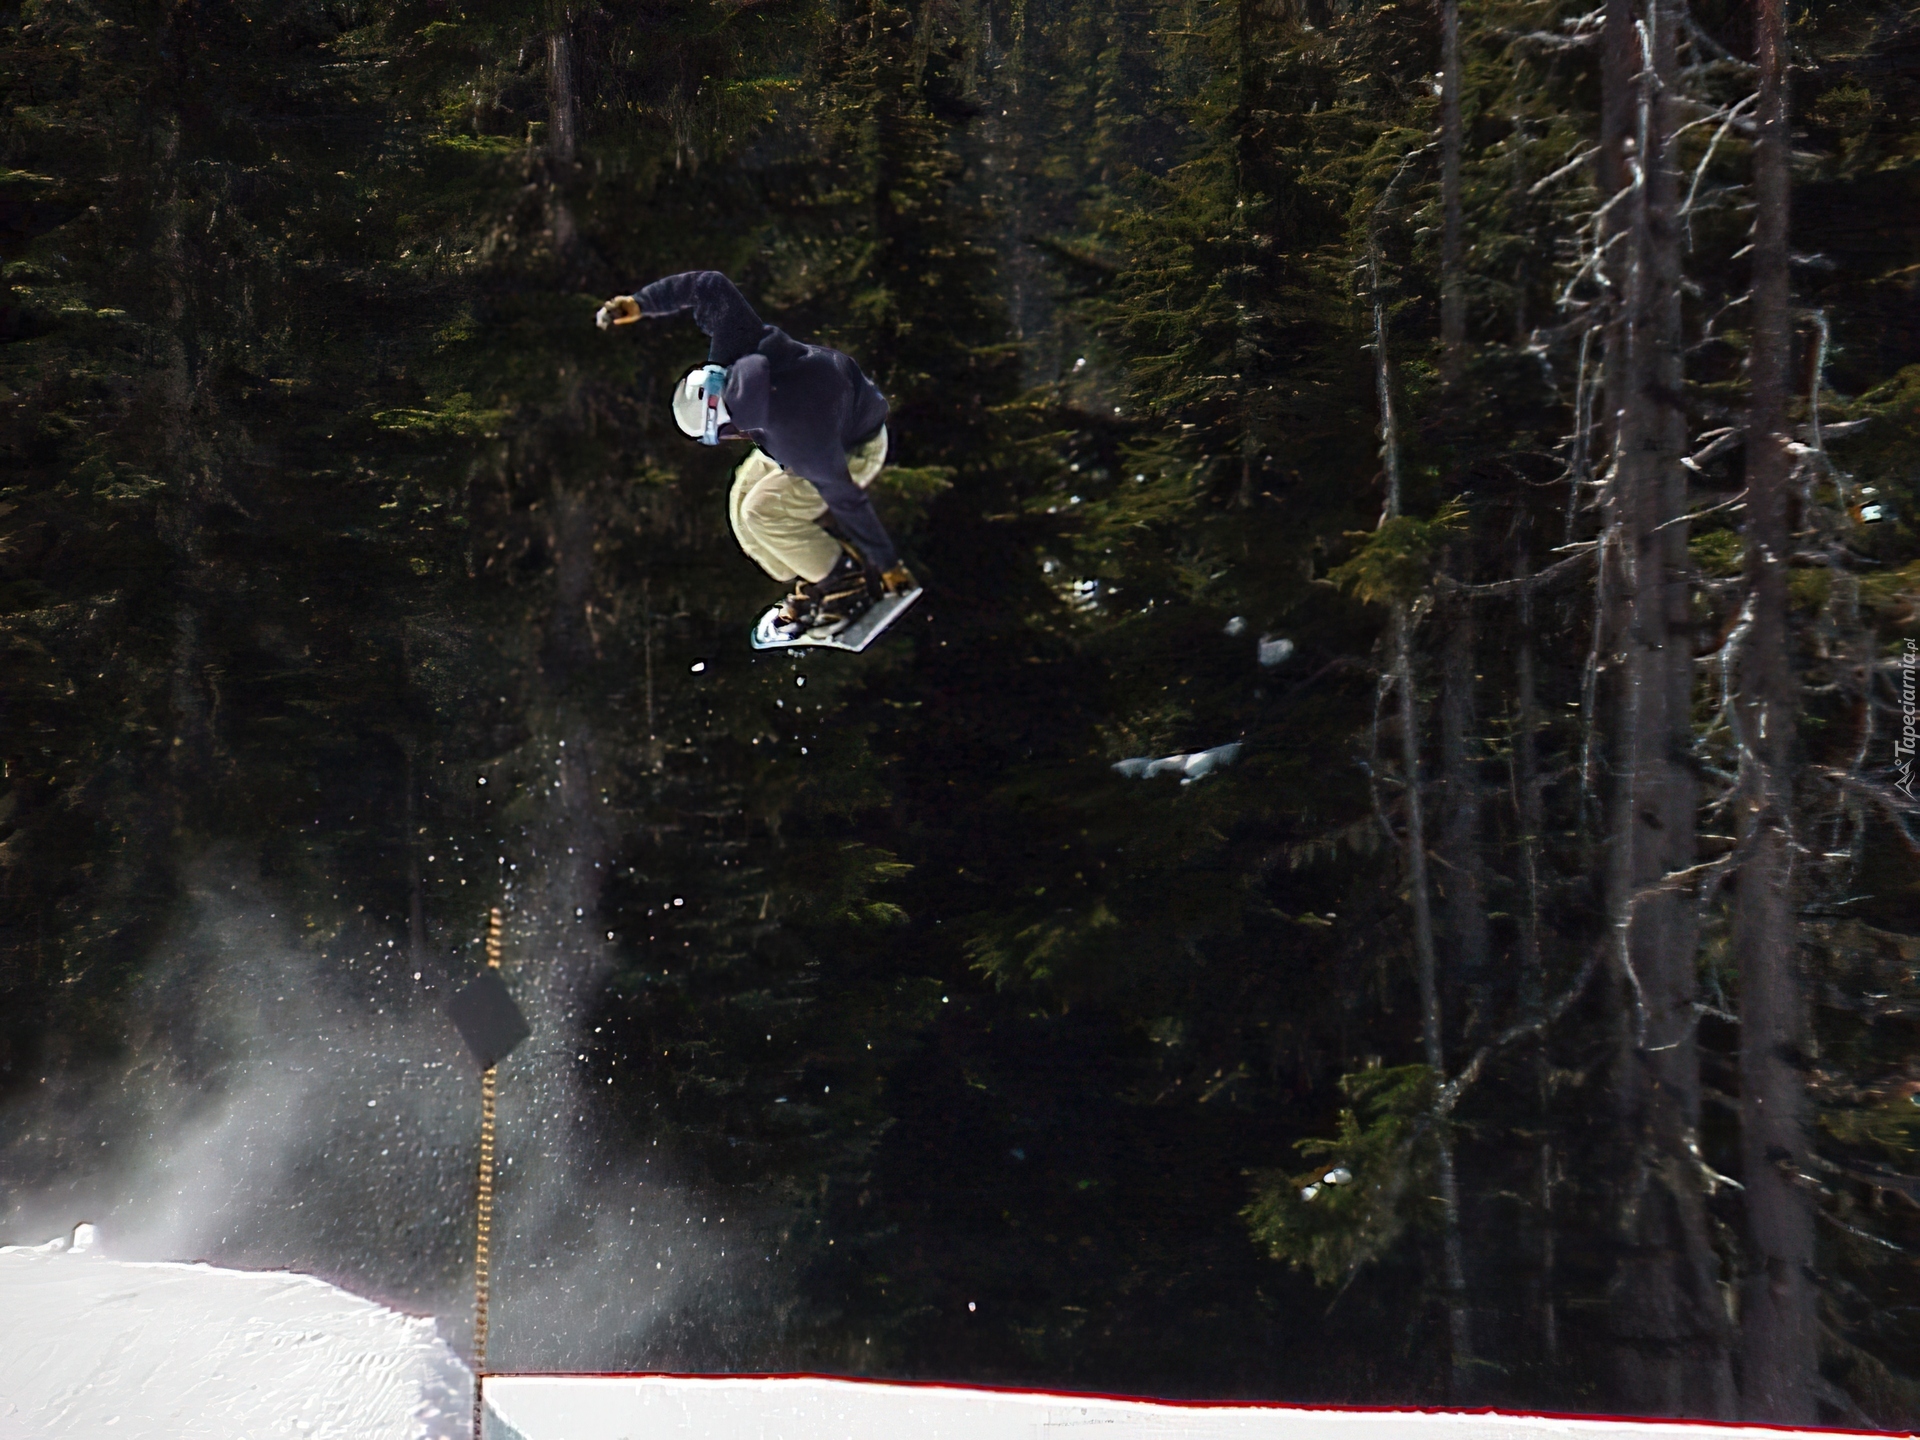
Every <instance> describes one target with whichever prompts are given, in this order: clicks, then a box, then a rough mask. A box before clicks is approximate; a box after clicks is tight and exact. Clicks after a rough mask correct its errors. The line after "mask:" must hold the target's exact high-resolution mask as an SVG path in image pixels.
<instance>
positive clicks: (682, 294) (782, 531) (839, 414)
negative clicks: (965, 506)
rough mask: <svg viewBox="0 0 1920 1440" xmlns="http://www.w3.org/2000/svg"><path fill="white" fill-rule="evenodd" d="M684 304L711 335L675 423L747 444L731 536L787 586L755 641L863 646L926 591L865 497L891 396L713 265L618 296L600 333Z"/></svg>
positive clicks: (707, 439)
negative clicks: (756, 304) (771, 321)
mask: <svg viewBox="0 0 1920 1440" xmlns="http://www.w3.org/2000/svg"><path fill="white" fill-rule="evenodd" d="M686 310H691V311H692V312H693V322H694V324H696V325H698V326H699V327H700V329H701V331H702V332H703V333H704V334H705V335H706V336H707V339H708V342H709V344H708V349H707V363H706V364H705V365H704V366H701V367H700V368H699V369H696V370H692V371H689V372H688V373H687V375H686V377H685V378H684V379H683V380H682V381H681V382H680V383H679V385H678V386H676V387H675V389H674V395H673V418H674V421H675V423H676V424H678V425H679V427H680V429H681V431H682V432H683V433H684V434H686V435H687V436H688V437H689V438H690V439H694V440H698V441H701V442H703V443H705V444H708V445H717V444H718V443H720V442H721V441H722V440H733V439H741V440H750V441H752V442H753V446H754V448H753V450H752V451H751V452H750V453H749V454H748V455H747V458H746V459H745V460H743V461H741V462H740V465H739V466H738V468H736V469H735V470H734V472H733V489H732V492H731V494H730V495H729V496H728V500H727V510H728V514H729V517H730V518H731V520H732V522H733V533H734V537H735V538H736V539H737V540H739V542H740V548H741V549H742V550H745V551H746V552H747V554H748V555H750V556H752V557H753V559H754V560H755V561H757V562H758V563H759V565H760V567H761V568H762V569H763V570H765V571H766V572H767V573H768V574H769V575H771V576H772V577H773V578H774V579H775V580H779V581H782V582H786V581H792V582H793V592H792V594H790V595H788V596H787V598H786V599H785V600H784V601H783V602H782V603H781V604H779V605H778V606H776V607H774V609H772V610H770V611H768V612H767V614H766V616H765V617H763V618H762V620H761V622H760V624H759V625H758V626H756V627H755V630H754V644H755V645H756V646H757V647H760V648H766V647H768V646H777V645H793V644H829V645H835V646H837V647H838V648H842V649H864V648H865V647H866V645H867V643H868V642H870V641H871V640H872V639H873V638H874V637H875V636H876V635H878V634H879V633H880V631H881V630H883V629H885V628H886V627H887V626H888V625H889V624H891V623H892V622H893V620H894V619H895V618H896V617H897V616H898V615H899V613H900V612H901V611H903V610H905V609H906V608H907V606H908V605H910V604H912V603H913V601H914V600H915V599H917V598H918V597H919V594H920V591H919V587H918V586H917V585H915V583H914V580H913V576H912V575H911V574H910V573H909V572H908V570H907V567H906V566H905V565H903V564H901V563H900V559H899V556H898V555H897V554H896V553H895V551H894V547H893V541H892V540H891V539H890V538H889V537H888V535H887V531H886V527H885V526H883V525H882V524H881V523H880V517H879V516H878V515H876V514H874V511H873V503H872V502H871V501H870V500H869V499H868V498H867V490H866V487H867V486H868V485H870V484H871V483H872V482H873V479H874V477H875V476H876V475H878V474H879V473H880V467H881V465H882V464H884V463H885V461H886V458H887V425H886V421H887V397H886V396H884V395H882V394H881V393H880V391H879V389H878V388H876V387H875V385H874V383H873V382H872V381H871V380H869V379H868V378H867V377H866V376H865V375H864V374H862V373H861V370H860V367H859V366H858V365H856V364H855V363H854V362H853V360H852V359H851V358H849V357H848V356H846V355H843V354H841V353H840V352H839V351H838V350H830V349H828V348H827V347H826V346H824V345H804V344H802V343H800V342H799V341H797V340H795V339H793V338H792V337H790V336H789V335H788V334H787V333H786V332H785V331H784V330H781V329H780V328H779V327H777V326H774V325H768V324H765V323H764V322H763V321H762V320H761V319H760V317H759V316H758V315H756V314H755V313H754V310H753V307H752V306H751V305H749V304H748V303H747V300H746V297H745V296H744V295H742V294H741V293H740V292H739V290H737V289H736V288H735V287H734V284H733V282H732V281H731V280H729V279H727V277H726V276H725V275H722V274H721V273H720V272H719V271H717V270H690V271H687V272H686V273H684V274H680V275H669V276H667V277H666V278H665V279H664V280H656V281H654V282H653V283H652V284H651V285H648V286H647V287H646V288H644V289H643V290H641V291H640V292H639V293H638V294H635V295H616V296H615V297H614V298H613V299H611V300H609V301H607V303H606V304H605V305H603V306H602V307H601V309H600V313H599V315H598V316H596V317H595V321H596V323H597V324H598V325H599V326H600V328H601V329H603V330H604V329H607V328H608V327H610V326H613V325H629V324H632V323H633V322H635V321H637V320H642V319H657V318H664V317H667V316H672V315H678V314H680V313H681V312H682V311H686ZM829 527H831V528H829ZM876 602H877V603H876Z"/></svg>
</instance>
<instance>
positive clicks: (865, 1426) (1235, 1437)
mask: <svg viewBox="0 0 1920 1440" xmlns="http://www.w3.org/2000/svg"><path fill="white" fill-rule="evenodd" d="M481 1394H482V1396H483V1397H484V1399H485V1402H486V1408H485V1437H486V1440H1175V1437H1178V1440H1766V1437H1784V1436H1789V1435H1796V1434H1799V1435H1804V1434H1806V1433H1807V1432H1804V1431H1793V1430H1781V1429H1769V1428H1765V1427H1761V1426H1751V1425H1722V1424H1712V1423H1703V1422H1695V1421H1684V1420H1667V1421H1661V1420H1623V1419H1608V1418H1600V1417H1586V1416H1556V1415H1520V1414H1501V1413H1495V1412H1489V1411H1434V1410H1367V1409H1341V1408H1316V1407H1306V1406H1287V1405H1265V1404H1250V1403H1245V1402H1240V1403H1213V1402H1202V1403H1196V1402H1191V1401H1159V1400H1142V1399H1135V1398H1130V1397H1127V1396H1118V1395H1076V1394H1070V1393H1056V1392H1050V1391H1037V1390H1014V1389H987V1388H979V1387H973V1386H962V1385H940V1384H919V1383H901V1382H891V1381H877V1380H849V1379H836V1378H833V1377H830V1376H823V1375H704V1376H703V1375H489V1376H487V1377H486V1379H485V1380H484V1381H483V1382H482V1386H481ZM1819 1433H1824V1434H1861V1433H1870V1432H1860V1431H1825V1432H1819Z"/></svg>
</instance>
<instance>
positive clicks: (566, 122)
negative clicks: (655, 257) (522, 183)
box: [547, 4, 580, 260]
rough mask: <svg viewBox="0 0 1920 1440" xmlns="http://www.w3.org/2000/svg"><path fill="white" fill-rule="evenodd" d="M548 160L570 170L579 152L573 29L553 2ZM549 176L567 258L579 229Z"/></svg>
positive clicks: (556, 243) (555, 225) (552, 217)
mask: <svg viewBox="0 0 1920 1440" xmlns="http://www.w3.org/2000/svg"><path fill="white" fill-rule="evenodd" d="M547 115H548V134H547V160H548V165H549V168H550V170H552V171H556V172H557V171H559V170H562V169H571V168H572V166H573V163H574V161H575V160H576V159H578V158H579V152H580V103H579V100H578V98H577V96H576V93H575V86H574V76H573V31H572V29H571V19H570V17H569V15H568V14H567V10H566V7H565V6H564V5H558V4H556V5H554V6H553V11H552V20H551V28H550V29H549V30H548V31H547ZM555 178H557V176H556V175H551V174H550V176H549V179H548V187H547V196H548V216H549V219H548V224H549V226H550V227H551V228H552V231H553V248H554V249H555V251H557V252H558V253H559V254H560V256H561V258H562V259H563V260H564V259H566V258H568V257H570V256H571V254H572V252H573V248H574V243H575V241H576V239H577V238H578V230H577V228H576V227H575V225H574V221H573V210H572V207H570V206H569V205H568V204H567V202H566V201H565V200H564V199H562V198H561V197H560V196H559V195H558V194H557V193H556V191H555V188H554V185H553V180H554V179H555Z"/></svg>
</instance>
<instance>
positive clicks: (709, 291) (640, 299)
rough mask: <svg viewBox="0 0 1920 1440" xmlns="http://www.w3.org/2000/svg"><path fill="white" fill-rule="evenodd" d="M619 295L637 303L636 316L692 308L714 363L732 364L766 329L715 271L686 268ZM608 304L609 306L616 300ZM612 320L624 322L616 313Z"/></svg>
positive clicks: (752, 345)
mask: <svg viewBox="0 0 1920 1440" xmlns="http://www.w3.org/2000/svg"><path fill="white" fill-rule="evenodd" d="M621 298H622V299H631V300H633V301H634V302H635V303H636V304H637V305H638V311H637V313H636V314H635V316H634V317H633V318H635V319H637V318H639V316H640V315H642V314H644V315H645V316H647V317H648V318H649V319H651V318H654V317H656V316H668V315H678V314H679V313H680V312H681V311H683V310H691V311H692V312H693V323H694V324H696V325H698V326H699V327H700V329H701V332H702V333H703V334H705V335H706V337H707V340H708V347H707V359H708V361H709V362H710V363H711V364H714V365H731V364H733V362H734V361H736V360H738V359H739V358H740V357H741V356H742V355H748V354H751V353H752V352H753V351H754V350H755V349H756V348H758V346H759V344H760V337H761V336H762V335H764V334H765V333H766V329H767V327H766V325H765V324H764V323H763V322H762V321H761V319H760V317H759V316H758V315H756V314H755V313H754V310H753V306H751V305H749V304H748V303H747V297H746V296H744V295H742V294H741V293H740V292H739V290H738V289H736V288H735V287H734V283H733V282H732V281H731V280H729V279H727V277H726V276H724V275H722V274H721V273H720V272H719V271H718V270H688V271H686V272H684V273H682V274H679V275H669V276H667V277H666V279H664V280H656V281H654V282H653V283H652V284H651V285H649V286H647V287H646V288H645V289H644V290H642V291H641V292H640V293H639V294H638V295H637V296H622V297H621ZM607 303H608V308H609V309H612V307H613V306H614V305H615V304H616V303H617V302H615V301H609V302H607ZM613 322H614V323H615V324H621V323H624V321H623V320H622V317H620V316H618V315H616V316H614V317H613Z"/></svg>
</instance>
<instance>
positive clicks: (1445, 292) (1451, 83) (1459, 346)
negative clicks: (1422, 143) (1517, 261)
mask: <svg viewBox="0 0 1920 1440" xmlns="http://www.w3.org/2000/svg"><path fill="white" fill-rule="evenodd" d="M1460 148H1461V135H1460V0H1440V208H1441V211H1442V216H1443V218H1442V221H1441V232H1440V381H1441V384H1442V385H1443V386H1444V387H1445V388H1446V389H1448V390H1449V391H1451V390H1453V389H1455V388H1456V387H1457V386H1458V385H1459V384H1460V379H1461V376H1462V374H1463V372H1464V371H1465V369H1466V363H1467V296H1466V289H1465V286H1464V284H1463V282H1462V279H1461V274H1460V271H1461V267H1462V263H1463V261H1464V259H1465V250H1466V241H1465V238H1464V235H1465V226H1464V223H1463V221H1462V218H1461V210H1460Z"/></svg>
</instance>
